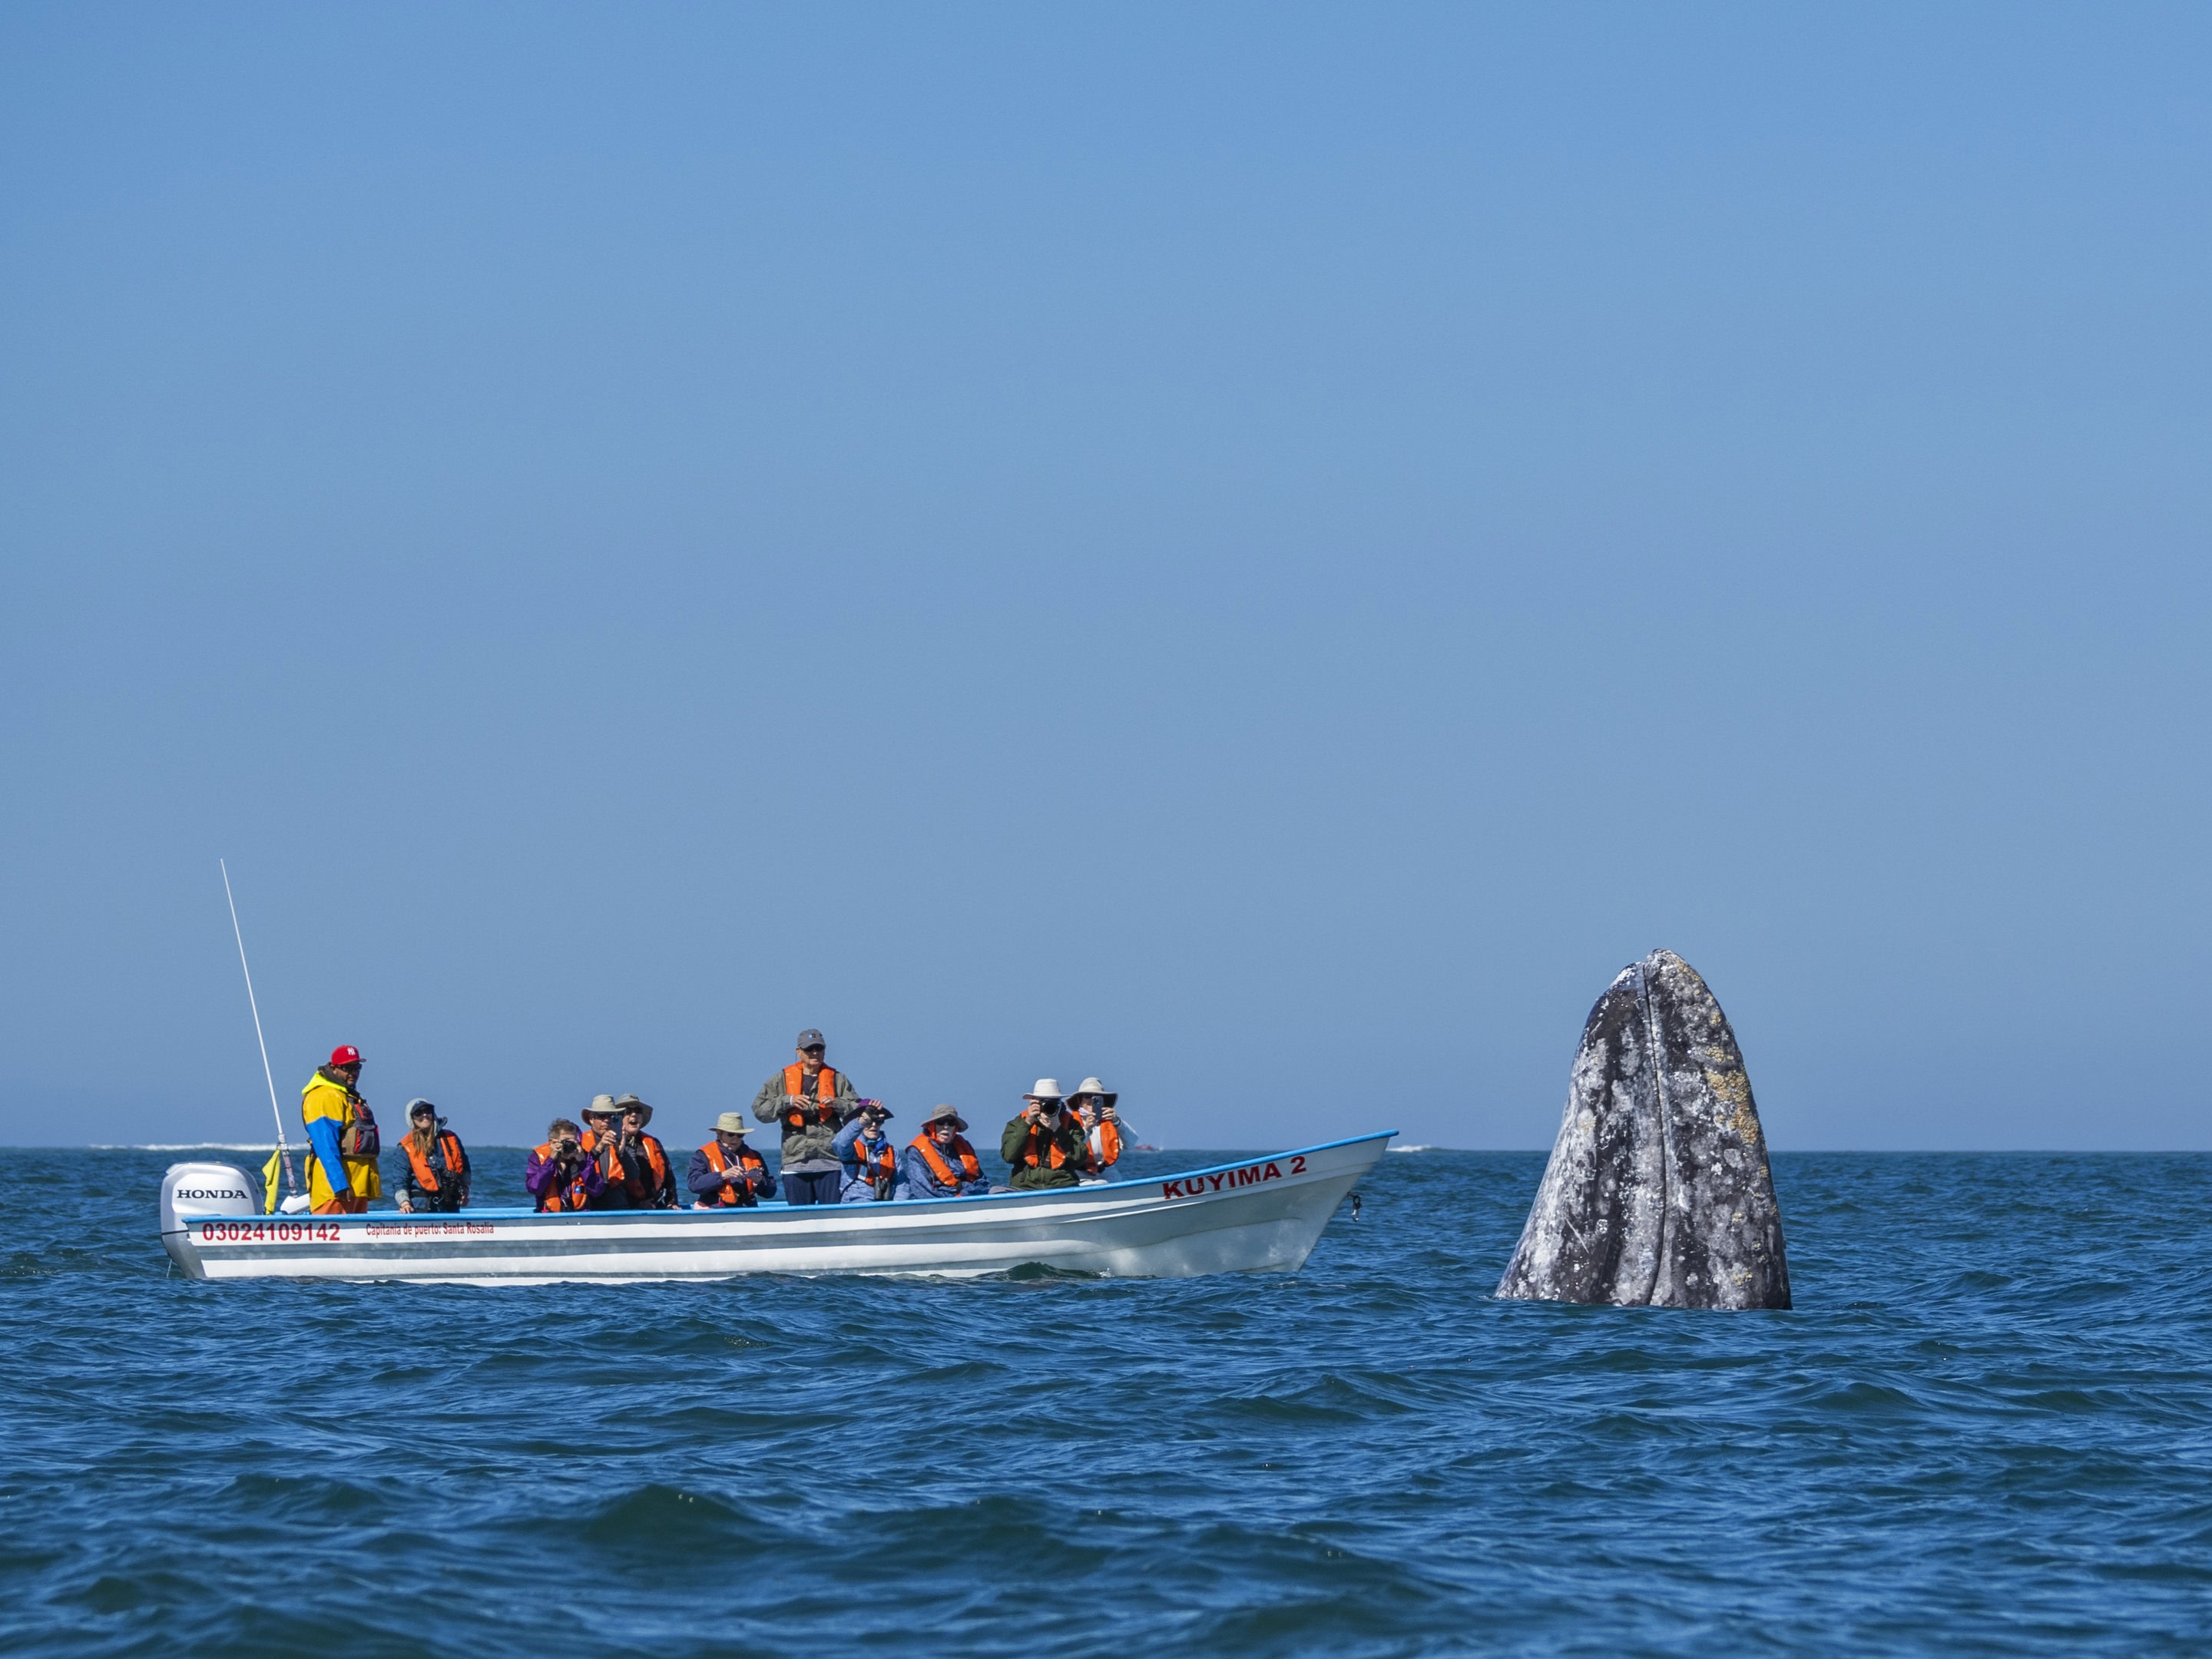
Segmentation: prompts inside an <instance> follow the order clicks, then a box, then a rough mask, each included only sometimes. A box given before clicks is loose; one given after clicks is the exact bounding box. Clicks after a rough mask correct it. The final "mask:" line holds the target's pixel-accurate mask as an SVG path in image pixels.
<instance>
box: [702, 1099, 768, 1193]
mask: <svg viewBox="0 0 2212 1659" xmlns="http://www.w3.org/2000/svg"><path fill="white" fill-rule="evenodd" d="M684 1185H685V1186H687V1187H689V1188H690V1189H691V1207H692V1208H693V1209H695V1210H721V1209H735V1208H744V1209H748V1210H750V1209H751V1208H752V1207H753V1206H755V1205H757V1204H758V1203H759V1202H760V1201H761V1200H763V1199H764V1198H773V1197H775V1176H771V1175H770V1174H769V1172H768V1160H767V1159H766V1158H763V1157H762V1156H761V1155H760V1154H759V1153H758V1152H755V1151H754V1150H753V1149H752V1148H751V1147H750V1146H746V1145H745V1115H744V1113H743V1112H724V1113H723V1114H722V1115H720V1117H718V1118H716V1119H715V1120H714V1139H712V1140H710V1141H708V1143H707V1144H706V1145H705V1146H702V1147H701V1148H700V1149H699V1150H698V1151H697V1152H694V1153H692V1154H691V1167H690V1169H688V1170H685V1171H684Z"/></svg>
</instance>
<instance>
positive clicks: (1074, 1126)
mask: <svg viewBox="0 0 2212 1659" xmlns="http://www.w3.org/2000/svg"><path fill="white" fill-rule="evenodd" d="M1029 1139H1030V1121H1029V1119H1027V1118H1025V1117H1017V1118H1016V1119H1015V1120H1014V1121H1012V1123H1009V1124H1008V1125H1006V1133H1004V1134H1002V1135H1000V1137H999V1156H1000V1158H1004V1159H1006V1164H1007V1166H1008V1167H1009V1168H1010V1169H1012V1170H1013V1174H1012V1176H1009V1177H1008V1184H1009V1185H1010V1186H1013V1187H1018V1188H1025V1187H1073V1186H1074V1185H1076V1184H1077V1182H1078V1179H1079V1177H1078V1176H1077V1175H1076V1172H1075V1171H1076V1166H1077V1165H1078V1164H1080V1163H1081V1162H1082V1161H1083V1149H1084V1137H1083V1124H1082V1121H1080V1120H1079V1119H1078V1118H1077V1116H1076V1115H1075V1114H1074V1113H1073V1112H1062V1113H1061V1114H1060V1127H1058V1128H1057V1129H1054V1130H1053V1131H1052V1132H1051V1139H1052V1144H1054V1145H1055V1146H1058V1147H1059V1148H1060V1157H1061V1158H1062V1159H1063V1160H1064V1161H1063V1162H1062V1163H1061V1164H1060V1167H1059V1168H1058V1169H1057V1170H1055V1169H1053V1168H1051V1167H1049V1166H1050V1163H1051V1154H1050V1153H1049V1152H1047V1153H1046V1154H1045V1164H1046V1167H1043V1168H1039V1167H1037V1166H1036V1165H1032V1164H1024V1163H1023V1162H1022V1161H1021V1158H1022V1152H1023V1150H1024V1148H1025V1147H1026V1146H1028V1145H1029Z"/></svg>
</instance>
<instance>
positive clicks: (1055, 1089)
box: [1022, 1077, 1067, 1100]
mask: <svg viewBox="0 0 2212 1659" xmlns="http://www.w3.org/2000/svg"><path fill="white" fill-rule="evenodd" d="M1022 1098H1023V1099H1024V1100H1065V1099H1066V1098H1067V1097H1066V1094H1064V1093H1062V1092H1061V1091H1060V1079H1058V1078H1056V1077H1041V1078H1039V1079H1037V1080H1036V1087H1035V1088H1034V1089H1031V1090H1030V1091H1029V1093H1027V1094H1025V1095H1024V1096H1023V1097H1022Z"/></svg>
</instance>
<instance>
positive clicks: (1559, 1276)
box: [1498, 951, 1790, 1308]
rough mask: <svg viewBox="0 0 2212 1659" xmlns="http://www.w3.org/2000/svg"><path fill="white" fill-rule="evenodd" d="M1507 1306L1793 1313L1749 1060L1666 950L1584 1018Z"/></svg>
mask: <svg viewBox="0 0 2212 1659" xmlns="http://www.w3.org/2000/svg"><path fill="white" fill-rule="evenodd" d="M1498 1295H1499V1296H1501V1297H1513V1298H1516V1299H1519V1300H1522V1301H1534V1302H1587V1303H1610V1304H1613V1305H1614V1306H1617V1307H1642V1306H1649V1307H1655V1308H1786V1307H1788V1306H1789V1305H1790V1264H1789V1262H1788V1261H1787V1259H1786V1258H1785V1257H1784V1254H1783V1249H1782V1212H1781V1211H1780V1210H1779V1209H1778V1207H1777V1206H1776V1205H1775V1202H1774V1176H1773V1172H1772V1171H1771V1170H1770V1169H1769V1168H1768V1166H1767V1161H1766V1137H1765V1135H1764V1134H1763V1133H1760V1130H1759V1108H1758V1107H1757V1105H1755V1104H1754V1103H1753V1101H1752V1097H1751V1079H1750V1078H1749V1077H1747V1076H1746V1075H1745V1073H1744V1069H1743V1053H1742V1050H1741V1049H1740V1048H1737V1047H1736V1042H1735V1031H1734V1030H1731V1029H1730V1028H1729V1023H1728V1017H1727V1016H1726V1015H1724V1014H1723V1013H1722V1012H1721V1006H1720V1004H1719V1003H1717V1002H1716V1001H1715V1000H1713V994H1712V993H1711V991H1709V990H1707V989H1706V988H1705V981H1704V980H1703V979H1701V978H1699V976H1698V971H1697V969H1694V968H1692V967H1691V966H1690V964H1689V963H1686V962H1685V961H1683V960H1682V958H1681V957H1678V956H1676V955H1675V954H1674V952H1673V951H1653V952H1652V953H1651V954H1650V956H1648V957H1644V960H1643V961H1641V962H1638V963H1630V964H1629V966H1627V967H1626V968H1624V969H1621V970H1620V977H1619V978H1617V979H1615V980H1614V981H1613V983H1612V984H1611V985H1610V986H1608V987H1607V988H1606V993H1605V994H1604V995H1603V996H1601V997H1600V998H1599V999H1598V1000H1597V1006H1595V1008H1592V1009H1591V1010H1590V1015H1589V1023H1588V1024H1585V1025H1584V1026H1583V1042H1582V1047H1581V1048H1579V1049H1577V1051H1576V1053H1575V1068H1574V1072H1573V1073H1572V1075H1571V1077H1570V1079H1569V1080H1568V1084H1567V1110H1566V1115H1565V1118H1564V1120H1563V1121H1561V1122H1560V1124H1559V1139H1558V1141H1557V1142H1555V1143H1554V1144H1553V1147H1552V1161H1551V1163H1550V1164H1547V1165H1546V1166H1545V1170H1544V1184H1543V1185H1542V1186H1541V1187H1540V1188H1537V1190H1536V1201H1535V1203H1534V1205H1533V1206H1531V1207H1530V1209H1529V1211H1528V1225H1526V1226H1524V1227H1523V1228H1522V1230H1521V1243H1520V1244H1519V1245H1518V1246H1517V1247H1516V1249H1515V1250H1514V1252H1513V1260H1512V1261H1511V1262H1510V1264H1508V1266H1507V1267H1506V1269H1505V1277H1504V1279H1500V1280H1499V1281H1498Z"/></svg>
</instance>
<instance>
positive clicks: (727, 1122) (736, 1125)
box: [714, 1112, 745, 1135]
mask: <svg viewBox="0 0 2212 1659" xmlns="http://www.w3.org/2000/svg"><path fill="white" fill-rule="evenodd" d="M744 1132H745V1115H744V1113H743V1112H725V1113H723V1114H722V1115H721V1116H720V1117H718V1118H716V1119H715V1120H714V1133H716V1134H719V1135H741V1134H743V1133H744Z"/></svg>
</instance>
